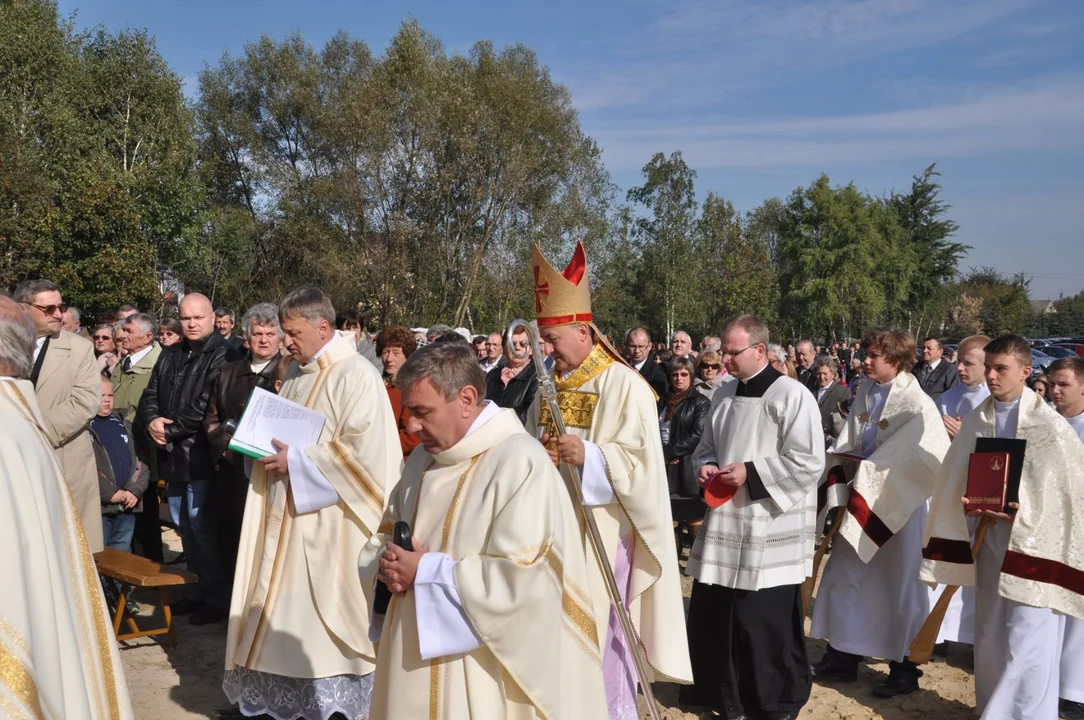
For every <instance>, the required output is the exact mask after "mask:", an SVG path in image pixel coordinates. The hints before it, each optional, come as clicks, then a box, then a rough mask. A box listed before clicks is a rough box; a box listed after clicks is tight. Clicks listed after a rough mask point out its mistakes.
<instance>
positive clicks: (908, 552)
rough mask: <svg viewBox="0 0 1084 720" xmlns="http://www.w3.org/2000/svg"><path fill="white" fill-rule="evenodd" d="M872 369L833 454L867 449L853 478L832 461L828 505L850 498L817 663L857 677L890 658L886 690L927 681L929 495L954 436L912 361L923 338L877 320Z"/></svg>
mask: <svg viewBox="0 0 1084 720" xmlns="http://www.w3.org/2000/svg"><path fill="white" fill-rule="evenodd" d="M862 348H863V349H864V350H865V351H866V359H865V368H866V374H867V376H868V377H869V379H870V380H871V381H872V382H867V383H864V384H863V385H862V387H861V389H860V390H859V391H858V395H857V397H856V398H855V401H854V404H853V405H852V406H851V412H850V414H849V415H848V417H847V425H846V426H845V427H844V429H843V432H842V433H841V434H840V436H839V439H838V440H836V443H835V445H834V446H833V448H832V451H831V452H832V453H852V454H856V455H859V456H862V457H864V458H865V459H864V460H861V461H859V462H857V467H856V468H854V469H853V477H851V478H850V482H849V483H847V484H844V483H839V482H836V480H837V479H838V477H839V475H838V473H837V472H834V471H832V470H831V468H832V467H834V466H837V465H840V464H841V463H851V462H852V461H844V460H841V459H840V458H839V457H838V456H834V455H830V456H829V461H828V466H829V473H828V475H827V478H826V480H825V485H826V496H827V499H828V502H827V504H826V506H825V508H824V509H825V510H827V509H828V508H831V507H834V506H837V505H845V506H846V512H844V514H843V518H842V520H841V525H840V528H839V532H838V533H837V535H836V538H835V542H834V543H833V544H832V554H831V556H830V557H829V559H828V563H827V566H826V567H825V569H824V575H823V577H822V578H821V584H820V590H819V591H818V594H817V600H816V604H815V605H814V608H813V622H812V625H811V628H810V633H809V634H810V637H816V638H824V639H825V640H828V643H829V644H828V649H827V651H826V652H825V654H824V656H823V657H822V658H821V660H820V662H818V663H817V664H816V665H814V666H813V675H814V677H816V678H817V679H820V680H829V681H850V680H854V679H856V677H857V674H858V663H859V661H860V660H861V659H862V658H863V657H874V658H882V659H885V660H888V661H889V667H890V671H889V675H888V678H887V679H886V680H885V681H884V682H882V683H880V684H878V685H877V686H876V687H874V689H873V690H874V693H875V694H877V695H880V696H884V697H892V696H896V695H906V694H909V693H912V692H914V691H915V690H917V689H918V679H919V678H920V677H921V676H922V671H921V670H919V669H918V667H917V666H916V665H915V664H914V663H912V662H910V661H909V660H906V659H905V656H906V654H907V652H908V650H909V649H910V646H911V641H912V640H913V639H914V637H915V634H916V633H917V632H918V630H919V628H921V627H922V624H923V623H924V622H925V620H926V616H927V615H929V612H930V599H929V589H928V588H927V587H926V586H924V585H923V584H922V583H921V582H920V581H919V579H918V570H919V565H920V564H921V562H922V530H923V528H924V527H925V524H926V513H927V502H926V501H927V500H928V499H929V497H930V494H931V493H932V492H933V489H934V485H935V482H936V477H937V473H938V471H939V470H940V467H941V461H942V459H943V458H944V456H945V453H946V452H947V451H948V447H949V437H948V433H946V432H945V426H944V423H943V422H942V420H941V415H940V413H938V412H937V408H936V407H935V406H934V402H933V400H931V399H930V397H929V396H928V395H927V394H926V393H925V392H923V391H922V388H921V386H920V385H919V383H918V381H917V380H916V379H915V377H914V376H913V375H911V374H910V373H909V372H907V371H906V369H905V368H908V367H910V366H911V364H912V362H913V359H914V354H915V340H914V338H913V337H912V336H911V335H910V333H907V332H904V331H902V330H898V329H884V328H882V329H878V330H874V331H872V332H871V333H869V334H867V335H866V337H865V338H863V340H862Z"/></svg>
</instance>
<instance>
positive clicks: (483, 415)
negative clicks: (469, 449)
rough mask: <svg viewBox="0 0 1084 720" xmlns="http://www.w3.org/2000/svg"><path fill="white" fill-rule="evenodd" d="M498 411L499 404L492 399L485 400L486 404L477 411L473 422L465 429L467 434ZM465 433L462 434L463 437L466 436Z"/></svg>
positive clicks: (499, 409)
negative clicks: (480, 410)
mask: <svg viewBox="0 0 1084 720" xmlns="http://www.w3.org/2000/svg"><path fill="white" fill-rule="evenodd" d="M500 411H501V406H500V405H498V404H497V403H495V402H493V401H492V400H486V406H485V407H484V408H482V412H480V413H478V417H476V418H474V422H473V423H471V426H470V428H469V429H468V430H467V435H470V434H471V433H472V432H474V431H475V430H477V429H478V428H480V427H482V426H483V425H485V424H486V423H487V422H489V421H490V420H491V419H493V416H494V415H496V414H497V413H499V412H500ZM467 435H464V436H463V437H467Z"/></svg>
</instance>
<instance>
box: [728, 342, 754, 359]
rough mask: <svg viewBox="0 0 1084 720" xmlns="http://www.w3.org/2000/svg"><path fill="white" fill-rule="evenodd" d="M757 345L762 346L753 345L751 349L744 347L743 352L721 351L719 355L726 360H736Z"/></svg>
mask: <svg viewBox="0 0 1084 720" xmlns="http://www.w3.org/2000/svg"><path fill="white" fill-rule="evenodd" d="M757 345H760V343H755V344H753V345H750V346H749V347H743V348H742V349H741V350H720V351H719V354H720V355H722V356H723V357H725V358H726V357H728V358H736V357H738V356H739V355H741V354H742V353H743V352H745V351H746V350H748V349H749V348H755V347H756V346H757Z"/></svg>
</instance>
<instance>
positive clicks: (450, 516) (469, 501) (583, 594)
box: [358, 343, 606, 720]
mask: <svg viewBox="0 0 1084 720" xmlns="http://www.w3.org/2000/svg"><path fill="white" fill-rule="evenodd" d="M491 376H492V374H491ZM397 378H398V385H399V388H400V389H401V390H402V393H403V396H402V397H403V405H404V406H406V407H407V408H409V409H410V411H411V415H410V420H409V421H408V422H409V424H410V427H411V430H412V431H414V432H417V433H418V435H419V436H420V437H421V439H422V445H423V448H419V449H417V450H415V451H414V453H413V454H412V455H411V457H410V459H409V460H408V461H407V465H406V468H405V469H404V471H403V479H402V481H401V482H400V483H399V485H398V486H397V487H396V488H395V491H394V492H393V493H392V495H391V499H390V502H389V504H388V509H387V512H385V514H384V519H383V522H382V523H381V525H380V533H379V534H377V535H374V536H373V537H372V538H371V539H370V541H369V544H368V545H367V546H366V547H365V549H364V550H363V551H362V553H361V556H360V558H359V561H358V562H359V565H360V569H361V572H362V574H363V575H364V576H365V577H366V579H367V584H368V583H371V579H373V578H375V577H377V576H379V578H380V580H381V581H383V582H384V583H386V584H387V587H388V588H389V589H390V590H391V591H392V592H394V593H395V594H396V595H397V596H398V597H396V599H395V600H394V602H395V605H394V610H393V611H389V612H388V613H387V614H386V615H384V616H377V617H378V618H379V619H376V618H374V623H375V622H380V623H381V625H380V626H379V627H377V626H374V628H373V630H374V635H379V636H380V654H379V656H378V660H377V662H378V670H377V673H376V687H375V688H374V692H373V707H372V713H371V714H370V715H369V718H371V720H395V719H397V718H423V717H438V716H439V717H447V718H468V717H475V718H487V720H502V719H504V718H509V719H511V718H523V719H526V718H539V719H540V718H596V719H597V718H604V717H605V716H606V698H605V692H604V690H603V680H602V672H601V670H600V667H599V664H600V658H599V649H598V639H597V638H598V632H599V628H598V627H597V626H596V624H595V622H594V614H593V611H592V607H591V599H590V594H589V593H588V592H587V587H588V579H587V571H586V568H585V566H584V556H583V551H582V549H581V546H580V537H579V528H578V522H577V519H576V512H575V510H574V509H573V506H572V503H571V501H570V498H569V496H568V493H567V492H566V490H565V487H564V484H563V482H562V479H561V476H560V475H559V474H558V472H557V471H556V470H555V469H554V467H553V464H552V463H551V462H550V459H549V457H548V456H547V454H546V451H545V450H544V449H543V448H542V447H541V446H540V445H539V444H538V443H537V442H536V441H535V440H534V438H532V437H531V436H530V435H528V434H527V433H526V432H524V430H523V426H522V425H521V424H520V423H519V421H518V420H517V419H516V416H515V415H514V414H513V411H512V410H510V409H504V410H502V409H500V408H499V407H498V406H497V405H496V404H494V403H492V402H487V401H485V400H483V395H482V393H483V390H484V387H485V382H486V380H485V377H484V375H483V373H482V371H481V369H480V368H479V367H478V363H477V361H476V359H475V357H474V353H473V351H472V349H471V348H470V346H469V345H466V344H465V343H437V344H434V345H430V346H428V347H425V348H423V349H421V350H419V351H417V352H415V353H414V354H413V355H412V356H411V357H410V358H409V359H408V360H407V361H406V363H405V364H404V365H403V367H402V369H401V370H400V371H399V374H398V375H397ZM423 449H424V452H423ZM397 521H405V522H409V523H411V531H412V533H413V535H414V539H413V541H412V543H413V550H412V551H407V550H405V549H403V548H401V547H399V546H397V545H392V544H390V540H391V532H392V528H393V525H394V523H395V522H397ZM513 598H514V601H512V599H513Z"/></svg>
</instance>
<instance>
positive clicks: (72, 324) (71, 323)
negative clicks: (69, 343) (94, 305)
mask: <svg viewBox="0 0 1084 720" xmlns="http://www.w3.org/2000/svg"><path fill="white" fill-rule="evenodd" d="M82 317H83V314H82V313H81V312H79V308H77V307H75V306H73V305H69V306H68V309H67V310H65V311H64V315H63V316H61V320H60V324H61V327H63V328H64V329H65V330H67V331H68V332H70V333H71V334H72V335H83V332H82V329H83V328H82V326H81V325H80V324H79V321H80V320H81V319H82Z"/></svg>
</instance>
